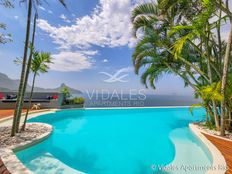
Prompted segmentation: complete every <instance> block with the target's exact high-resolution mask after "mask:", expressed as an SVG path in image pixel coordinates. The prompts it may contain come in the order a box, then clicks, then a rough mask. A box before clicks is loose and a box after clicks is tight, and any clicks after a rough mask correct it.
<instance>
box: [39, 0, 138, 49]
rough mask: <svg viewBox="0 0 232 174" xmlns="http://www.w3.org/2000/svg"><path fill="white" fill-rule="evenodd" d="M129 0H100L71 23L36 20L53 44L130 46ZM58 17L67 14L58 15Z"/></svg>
mask: <svg viewBox="0 0 232 174" xmlns="http://www.w3.org/2000/svg"><path fill="white" fill-rule="evenodd" d="M132 6H133V5H132V2H131V0H100V2H99V5H97V6H96V7H95V8H94V10H93V12H92V14H91V15H86V16H83V17H81V18H76V20H75V23H74V24H72V25H71V26H66V25H65V26H53V25H51V24H50V23H49V22H48V21H46V20H43V19H40V20H39V22H38V26H39V28H40V29H42V30H43V31H45V32H47V33H48V34H49V35H50V37H51V38H52V39H53V41H54V43H56V44H58V45H59V46H61V47H63V45H66V46H65V47H66V49H68V48H72V47H76V48H89V47H91V46H92V45H97V46H101V47H120V46H127V45H132V44H130V43H131V42H133V41H134V40H133V39H132V37H131V28H132V26H131V23H130V11H131V8H132ZM60 18H61V19H62V20H64V21H65V20H68V19H67V17H66V16H65V15H64V14H62V15H60Z"/></svg>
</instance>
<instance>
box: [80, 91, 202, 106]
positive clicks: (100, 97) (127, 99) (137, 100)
mask: <svg viewBox="0 0 232 174" xmlns="http://www.w3.org/2000/svg"><path fill="white" fill-rule="evenodd" d="M78 96H79V97H80V95H78ZM81 97H84V98H85V107H87V108H95V107H97V108H98V107H103V108H104V107H153V106H154V107H155V106H156V107H159V106H160V107H161V106H190V105H192V104H196V103H200V99H195V98H194V97H193V96H178V95H152V94H141V95H133V96H132V95H131V94H123V95H118V94H95V95H89V94H83V95H81Z"/></svg>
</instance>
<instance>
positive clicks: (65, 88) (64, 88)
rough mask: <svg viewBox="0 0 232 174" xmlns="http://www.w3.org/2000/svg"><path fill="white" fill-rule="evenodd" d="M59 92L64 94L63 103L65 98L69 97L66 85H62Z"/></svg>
mask: <svg viewBox="0 0 232 174" xmlns="http://www.w3.org/2000/svg"><path fill="white" fill-rule="evenodd" d="M61 93H62V94H63V95H64V103H65V102H66V101H67V99H68V98H70V97H71V94H70V91H69V89H68V88H67V87H63V88H62V89H61Z"/></svg>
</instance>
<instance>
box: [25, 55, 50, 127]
mask: <svg viewBox="0 0 232 174" xmlns="http://www.w3.org/2000/svg"><path fill="white" fill-rule="evenodd" d="M51 60H52V58H51V55H50V53H45V52H40V53H39V52H34V51H33V59H32V62H31V71H32V72H33V81H32V87H31V92H30V97H29V105H28V108H27V112H26V115H25V118H24V122H23V126H22V129H21V130H22V131H24V130H25V127H26V122H27V117H28V113H29V110H30V108H31V100H32V96H33V90H34V85H35V79H36V76H38V75H39V74H40V73H46V72H48V69H49V65H50V64H51V63H52V61H51Z"/></svg>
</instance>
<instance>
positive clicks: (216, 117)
mask: <svg viewBox="0 0 232 174" xmlns="http://www.w3.org/2000/svg"><path fill="white" fill-rule="evenodd" d="M207 32H208V38H206V41H205V47H206V49H207V52H206V56H207V57H206V58H207V69H208V77H209V80H210V84H212V83H213V77H212V69H211V64H210V61H211V60H210V55H211V49H210V46H209V39H210V28H209V23H208V25H207ZM212 104H213V116H214V121H215V126H216V129H217V130H220V126H219V117H218V111H217V105H216V102H215V100H212ZM209 109H211V108H209ZM211 121H212V120H211Z"/></svg>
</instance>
